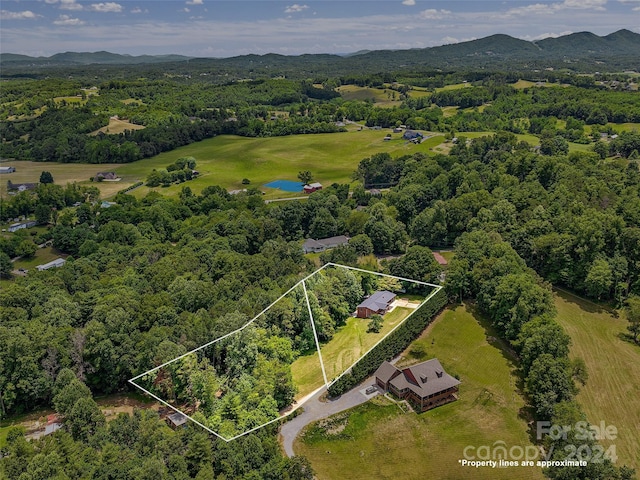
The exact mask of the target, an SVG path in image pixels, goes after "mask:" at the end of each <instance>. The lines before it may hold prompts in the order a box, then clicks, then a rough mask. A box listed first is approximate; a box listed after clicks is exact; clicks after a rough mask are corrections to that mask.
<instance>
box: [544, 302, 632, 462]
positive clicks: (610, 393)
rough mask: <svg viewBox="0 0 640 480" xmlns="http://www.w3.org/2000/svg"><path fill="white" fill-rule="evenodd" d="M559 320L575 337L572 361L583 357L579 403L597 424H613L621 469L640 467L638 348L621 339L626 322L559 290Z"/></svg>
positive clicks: (572, 338) (607, 442)
mask: <svg viewBox="0 0 640 480" xmlns="http://www.w3.org/2000/svg"><path fill="white" fill-rule="evenodd" d="M556 293H557V295H556V299H555V303H556V308H557V309H558V321H559V322H560V324H561V325H562V327H563V328H564V330H565V331H566V332H567V333H568V334H569V335H570V336H571V341H572V345H571V352H570V355H571V357H572V358H573V357H578V358H582V359H583V360H584V362H585V364H586V365H587V372H588V373H589V378H588V380H587V383H586V385H585V386H584V387H581V388H580V393H579V394H578V396H577V400H578V402H579V403H580V405H581V406H582V408H583V410H584V411H585V413H586V414H587V419H588V420H589V422H591V423H592V424H593V425H600V422H601V421H604V422H605V424H606V425H613V426H615V427H616V428H617V429H618V438H616V439H615V440H613V441H602V442H601V443H602V445H603V446H605V448H608V447H609V446H610V445H615V446H616V453H617V455H618V461H617V462H616V464H617V465H623V464H625V463H626V464H627V465H629V466H631V467H634V468H635V469H636V470H638V469H640V347H639V346H637V345H633V344H631V343H629V342H627V341H625V340H624V339H623V338H621V334H624V333H625V332H626V328H627V324H628V322H627V320H626V319H625V318H624V316H623V315H621V316H618V317H616V316H615V315H614V314H613V313H612V312H610V311H608V310H605V309H604V308H602V307H600V306H598V305H595V304H593V303H591V302H589V301H587V300H584V299H582V298H579V297H576V296H574V295H571V294H568V293H564V292H562V291H557V292H556Z"/></svg>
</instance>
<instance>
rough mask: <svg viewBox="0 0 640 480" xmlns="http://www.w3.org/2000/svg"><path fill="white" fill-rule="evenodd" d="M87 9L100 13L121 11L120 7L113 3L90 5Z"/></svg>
mask: <svg viewBox="0 0 640 480" xmlns="http://www.w3.org/2000/svg"><path fill="white" fill-rule="evenodd" d="M89 8H90V9H91V10H93V11H94V12H101V13H120V12H121V11H122V5H120V4H119V3H115V2H107V3H92V4H91V6H90V7H89Z"/></svg>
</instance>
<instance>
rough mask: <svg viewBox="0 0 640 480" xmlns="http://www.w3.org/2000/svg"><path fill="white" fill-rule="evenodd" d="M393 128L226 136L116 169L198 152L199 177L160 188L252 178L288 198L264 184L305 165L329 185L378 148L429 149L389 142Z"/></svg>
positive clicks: (343, 179)
mask: <svg viewBox="0 0 640 480" xmlns="http://www.w3.org/2000/svg"><path fill="white" fill-rule="evenodd" d="M389 131H390V130H387V131H385V130H382V131H380V130H362V131H354V132H342V133H321V134H308V135H290V136H286V137H271V138H247V137H240V136H235V135H220V136H218V137H215V138H211V139H207V140H203V141H201V142H197V143H192V144H191V145H187V146H184V147H180V148H178V149H176V150H173V151H171V152H165V153H162V154H160V155H156V156H155V157H152V158H148V159H145V160H139V161H137V162H135V163H130V164H126V165H121V166H120V167H119V168H117V169H116V172H117V173H118V175H121V176H123V178H124V177H135V178H141V179H144V178H146V176H147V175H148V174H149V172H150V171H151V170H152V169H154V168H156V169H160V168H166V167H167V166H168V165H170V164H171V163H173V162H175V160H176V159H178V158H180V157H184V156H193V157H195V159H196V161H197V166H196V169H197V170H198V171H199V172H200V174H201V175H200V177H199V178H197V179H195V180H192V181H190V182H186V183H183V184H180V185H173V186H171V187H167V188H162V187H158V188H156V189H154V190H156V191H158V192H160V193H162V194H164V195H169V196H175V195H177V194H178V193H179V192H180V190H181V189H182V187H184V186H189V187H190V188H191V189H192V190H193V191H194V192H196V193H198V192H200V191H201V190H202V189H203V188H204V187H206V186H208V185H220V186H221V187H223V188H226V189H241V188H246V187H247V185H243V184H242V179H244V178H247V179H249V180H250V181H251V184H250V186H256V187H259V188H261V189H263V190H264V191H265V192H267V195H265V198H266V199H268V198H274V197H283V196H285V197H286V196H291V195H286V194H285V195H283V192H282V191H280V190H275V189H268V188H263V187H262V185H264V184H265V183H268V182H270V181H272V180H279V179H281V180H293V181H297V175H298V172H300V171H302V170H309V171H311V173H312V174H313V176H314V180H315V181H318V182H320V183H322V184H323V185H330V184H332V183H334V182H338V183H351V182H352V179H351V176H352V174H353V172H354V171H355V170H356V169H357V168H358V163H359V162H360V160H362V159H363V158H366V157H368V156H371V155H373V154H375V153H381V152H389V153H390V154H392V155H394V156H396V155H403V154H412V153H415V152H424V153H428V152H429V147H430V146H431V144H430V143H427V142H425V144H421V145H414V144H412V143H410V142H406V141H404V140H402V139H401V136H400V135H396V137H395V138H394V140H392V141H387V142H385V141H384V140H383V139H384V136H385V135H386V133H388V132H389ZM441 138H442V137H441ZM149 190H150V189H149V188H148V187H141V188H138V189H136V190H134V193H135V195H136V196H144V195H145V194H146V193H147V192H148V191H149ZM297 195H302V193H299V194H297Z"/></svg>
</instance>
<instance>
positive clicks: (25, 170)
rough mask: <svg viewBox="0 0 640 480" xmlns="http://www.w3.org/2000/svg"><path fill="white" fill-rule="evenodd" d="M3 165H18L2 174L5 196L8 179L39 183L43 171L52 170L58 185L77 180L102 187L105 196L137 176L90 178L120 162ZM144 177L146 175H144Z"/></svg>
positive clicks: (1, 185)
mask: <svg viewBox="0 0 640 480" xmlns="http://www.w3.org/2000/svg"><path fill="white" fill-rule="evenodd" d="M3 165H7V166H8V165H11V166H13V167H16V171H15V172H14V173H10V174H7V175H2V178H1V180H2V183H0V195H2V196H3V197H4V196H5V195H6V194H7V191H6V190H7V189H6V186H7V184H6V181H7V180H11V181H12V182H13V183H23V182H24V183H37V182H38V180H39V179H40V174H41V173H42V172H43V171H47V172H51V175H53V179H54V181H55V183H57V184H58V185H66V184H67V183H73V182H77V183H79V184H82V185H93V186H96V187H98V188H99V189H100V192H101V193H102V196H103V198H104V197H107V196H109V195H113V194H115V193H116V192H118V191H119V190H122V189H123V188H126V187H128V186H129V185H131V184H133V183H135V182H136V179H135V178H131V177H127V178H123V179H122V181H120V182H100V183H92V182H91V181H90V180H89V179H90V178H91V177H93V176H94V175H95V174H96V173H98V172H111V171H114V170H116V169H117V168H118V167H122V164H118V163H102V164H100V165H94V164H86V163H54V162H27V161H17V162H4V163H3ZM143 179H144V177H143Z"/></svg>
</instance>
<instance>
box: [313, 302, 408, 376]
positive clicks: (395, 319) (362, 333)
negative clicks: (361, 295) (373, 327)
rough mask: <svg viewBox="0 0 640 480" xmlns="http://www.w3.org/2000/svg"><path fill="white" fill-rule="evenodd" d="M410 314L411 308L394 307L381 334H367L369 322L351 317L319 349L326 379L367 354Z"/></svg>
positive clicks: (387, 315) (384, 323)
mask: <svg viewBox="0 0 640 480" xmlns="http://www.w3.org/2000/svg"><path fill="white" fill-rule="evenodd" d="M411 312H413V309H411V308H404V307H396V308H394V309H393V311H391V312H389V313H387V314H385V315H384V316H383V317H382V318H383V319H384V322H383V324H382V328H381V329H380V332H378V333H373V332H367V328H369V322H370V320H368V319H364V318H354V317H350V318H348V319H347V322H346V325H344V326H343V327H340V329H339V330H338V332H336V334H335V335H334V336H333V338H332V339H331V341H330V342H329V343H325V344H324V345H322V346H321V347H320V353H321V354H322V363H324V369H325V371H326V373H327V380H329V382H331V381H332V380H333V379H334V378H336V377H338V376H339V375H341V374H343V373H344V372H345V371H346V370H347V369H348V368H350V367H351V366H352V365H353V364H354V363H356V361H358V360H359V359H360V358H362V356H363V355H364V354H365V353H367V351H369V350H370V349H371V347H373V346H374V345H375V344H376V343H377V342H379V341H380V339H381V338H384V336H385V335H387V334H388V333H389V332H390V331H391V330H393V329H394V328H395V327H396V326H397V325H398V324H400V323H402V321H403V320H404V319H405V318H407V317H408V316H409V314H410V313H411Z"/></svg>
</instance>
